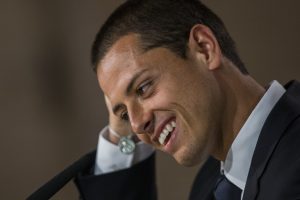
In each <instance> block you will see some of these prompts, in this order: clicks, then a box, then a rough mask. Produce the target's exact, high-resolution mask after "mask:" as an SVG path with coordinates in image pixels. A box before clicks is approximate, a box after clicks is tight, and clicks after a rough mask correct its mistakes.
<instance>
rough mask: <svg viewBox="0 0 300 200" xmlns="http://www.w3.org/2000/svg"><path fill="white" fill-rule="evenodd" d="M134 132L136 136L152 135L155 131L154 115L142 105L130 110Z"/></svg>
mask: <svg viewBox="0 0 300 200" xmlns="http://www.w3.org/2000/svg"><path fill="white" fill-rule="evenodd" d="M128 114H129V119H130V123H131V128H132V131H133V132H134V133H136V134H145V133H147V134H151V133H153V131H154V114H153V112H151V110H150V109H145V108H143V107H142V106H141V105H135V106H132V107H131V109H129V110H128Z"/></svg>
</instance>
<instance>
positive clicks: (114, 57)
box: [97, 34, 142, 94]
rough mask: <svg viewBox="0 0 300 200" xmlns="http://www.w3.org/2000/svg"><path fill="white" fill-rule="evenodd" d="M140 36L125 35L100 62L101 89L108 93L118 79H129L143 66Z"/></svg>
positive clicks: (98, 73) (98, 75)
mask: <svg viewBox="0 0 300 200" xmlns="http://www.w3.org/2000/svg"><path fill="white" fill-rule="evenodd" d="M139 44H140V42H139V38H138V36H137V35H135V34H131V35H127V36H123V37H122V38H120V39H119V40H118V41H117V42H115V44H114V45H113V46H112V47H111V48H110V49H109V51H108V52H107V53H106V55H105V56H104V58H103V59H102V60H101V62H100V63H99V64H98V66H97V67H98V71H97V77H98V80H99V84H100V87H101V89H102V90H103V92H104V93H105V94H108V93H109V91H110V90H111V88H112V87H113V86H114V83H116V81H117V80H120V79H121V78H122V80H127V79H129V78H130V75H131V74H133V73H135V72H136V71H138V70H139V68H140V67H139V66H141V63H140V59H139V56H140V55H141V53H142V51H141V48H140V47H139V46H140V45H139Z"/></svg>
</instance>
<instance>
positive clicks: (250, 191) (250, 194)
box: [243, 81, 300, 200]
mask: <svg viewBox="0 0 300 200" xmlns="http://www.w3.org/2000/svg"><path fill="white" fill-rule="evenodd" d="M286 89H287V91H286V93H285V94H284V95H283V96H282V98H281V99H280V100H279V101H278V103H277V104H276V106H275V107H274V109H273V110H272V111H271V113H270V115H269V116H268V118H267V120H266V122H265V124H264V126H263V128H262V131H261V133H260V136H259V138H258V142H257V145H256V148H255V151H254V154H253V158H252V162H251V166H250V170H249V174H248V178H247V182H246V186H245V190H244V196H243V200H250V199H251V200H252V199H256V196H257V194H258V192H259V191H258V185H259V184H258V183H259V179H260V177H261V176H262V174H263V172H264V170H265V168H266V166H267V163H268V161H269V159H270V157H271V156H272V153H273V151H274V149H275V148H276V145H277V144H278V142H279V141H280V139H281V137H282V135H283V134H284V132H285V130H286V129H287V128H288V126H289V125H290V124H291V123H292V122H293V120H294V119H295V118H296V117H297V116H299V115H300V84H299V83H298V82H295V81H293V82H290V83H288V84H287V85H286Z"/></svg>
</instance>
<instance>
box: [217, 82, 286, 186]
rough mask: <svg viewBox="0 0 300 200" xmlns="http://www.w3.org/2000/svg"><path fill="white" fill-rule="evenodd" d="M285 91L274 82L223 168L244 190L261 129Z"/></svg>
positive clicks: (227, 175) (245, 126)
mask: <svg viewBox="0 0 300 200" xmlns="http://www.w3.org/2000/svg"><path fill="white" fill-rule="evenodd" d="M284 92H285V89H284V87H283V86H282V85H280V83H278V82H277V81H272V82H271V84H270V87H269V89H268V90H267V91H266V93H265V94H264V96H263V97H262V98H261V100H260V101H259V102H258V104H257V105H256V107H255V108H254V110H253V111H252V113H251V114H250V116H249V117H248V119H247V120H246V122H245V124H244V125H243V127H242V128H241V130H240V132H239V133H238V135H237V136H236V138H235V139H234V141H233V143H232V145H231V148H230V149H229V151H228V153H227V157H226V160H225V162H224V163H221V168H223V169H222V171H223V173H224V174H225V176H226V177H227V178H228V179H229V180H230V181H231V182H232V183H233V184H235V185H236V186H238V187H239V188H240V189H242V190H244V188H245V184H246V180H247V176H248V172H249V169H250V164H251V160H252V156H253V153H254V149H255V146H256V143H257V140H258V137H259V134H260V132H261V129H262V127H263V125H264V123H265V121H266V119H267V117H268V115H269V114H270V112H271V110H272V109H273V107H274V106H275V104H276V103H277V101H278V100H279V99H280V98H281V96H282V95H283V94H284Z"/></svg>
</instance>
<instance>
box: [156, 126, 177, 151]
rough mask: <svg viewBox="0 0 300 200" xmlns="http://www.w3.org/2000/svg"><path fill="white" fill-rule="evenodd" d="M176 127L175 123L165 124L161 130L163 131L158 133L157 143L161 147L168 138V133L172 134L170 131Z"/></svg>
mask: <svg viewBox="0 0 300 200" xmlns="http://www.w3.org/2000/svg"><path fill="white" fill-rule="evenodd" d="M175 127H176V122H175V121H171V122H170V123H168V124H166V125H165V127H164V128H163V131H162V132H161V133H160V135H159V138H158V141H159V143H160V144H161V145H165V144H166V142H167V141H166V139H167V138H170V137H168V136H169V135H170V133H172V131H173V130H174V129H175Z"/></svg>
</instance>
